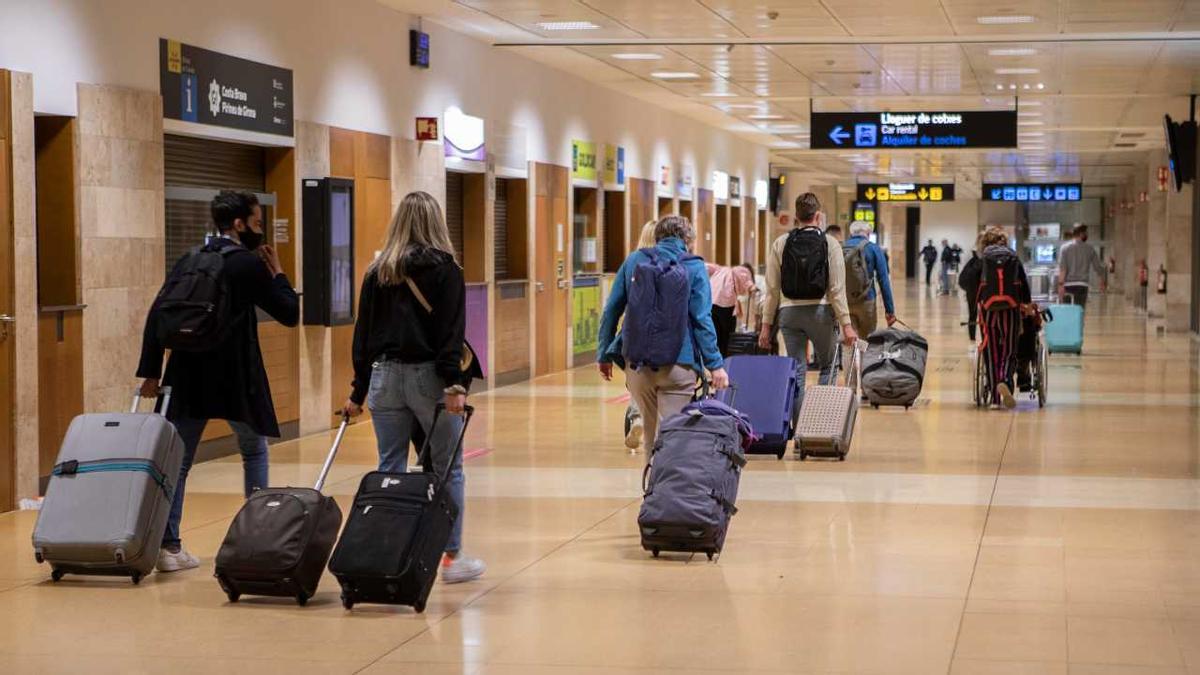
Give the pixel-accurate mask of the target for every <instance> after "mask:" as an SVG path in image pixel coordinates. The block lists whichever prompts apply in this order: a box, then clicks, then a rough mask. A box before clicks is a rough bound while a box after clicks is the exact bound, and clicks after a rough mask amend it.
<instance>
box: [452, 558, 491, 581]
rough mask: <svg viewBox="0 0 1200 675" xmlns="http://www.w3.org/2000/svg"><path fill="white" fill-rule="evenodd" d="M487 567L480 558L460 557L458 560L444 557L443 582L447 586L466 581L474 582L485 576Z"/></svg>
mask: <svg viewBox="0 0 1200 675" xmlns="http://www.w3.org/2000/svg"><path fill="white" fill-rule="evenodd" d="M486 571H487V565H486V564H484V562H483V561H482V560H480V559H479V558H471V557H468V556H465V555H459V556H458V557H457V558H451V557H450V556H443V557H442V581H443V582H445V583H447V584H461V583H463V582H464V581H474V580H475V579H478V578H479V577H481V576H483V573H484V572H486Z"/></svg>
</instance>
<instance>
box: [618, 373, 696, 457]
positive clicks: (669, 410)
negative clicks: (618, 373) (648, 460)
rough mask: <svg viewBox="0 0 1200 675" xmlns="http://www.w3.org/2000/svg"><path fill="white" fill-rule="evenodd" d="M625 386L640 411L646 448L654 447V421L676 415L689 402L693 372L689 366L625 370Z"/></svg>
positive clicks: (655, 427) (656, 432) (694, 374)
mask: <svg viewBox="0 0 1200 675" xmlns="http://www.w3.org/2000/svg"><path fill="white" fill-rule="evenodd" d="M625 387H626V388H627V389H629V396H630V398H632V399H633V401H634V403H637V407H638V410H640V411H641V413H642V428H643V429H644V434H643V436H642V438H644V439H646V440H645V441H644V442H645V447H646V448H647V450H649V449H650V448H652V447H654V440H655V439H656V438H657V436H658V423H659V421H660V420H663V419H666V418H668V417H670V416H671V415H677V414H679V412H680V411H682V410H683V408H684V406H686V405H687V404H688V403H691V401H692V394H693V393H694V392H695V391H696V372H695V371H694V370H692V369H691V368H685V367H683V366H673V367H671V368H669V369H668V368H659V369H658V370H654V369H652V368H640V369H638V370H634V369H632V368H631V369H629V370H626V371H625ZM648 454H649V453H647V455H648Z"/></svg>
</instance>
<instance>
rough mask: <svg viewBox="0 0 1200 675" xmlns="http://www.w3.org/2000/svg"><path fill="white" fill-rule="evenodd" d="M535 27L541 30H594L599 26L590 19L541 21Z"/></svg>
mask: <svg viewBox="0 0 1200 675" xmlns="http://www.w3.org/2000/svg"><path fill="white" fill-rule="evenodd" d="M537 27H538V28H541V29H542V30H596V29H597V28H599V27H600V26H597V25H596V24H594V23H592V22H591V21H543V22H541V23H539V24H537Z"/></svg>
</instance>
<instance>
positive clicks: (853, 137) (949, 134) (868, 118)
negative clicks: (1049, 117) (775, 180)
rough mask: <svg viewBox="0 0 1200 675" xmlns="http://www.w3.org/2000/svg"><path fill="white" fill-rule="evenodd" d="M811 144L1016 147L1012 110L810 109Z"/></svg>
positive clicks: (838, 146) (829, 146) (890, 147)
mask: <svg viewBox="0 0 1200 675" xmlns="http://www.w3.org/2000/svg"><path fill="white" fill-rule="evenodd" d="M810 146H811V147H812V148H813V149H825V150H829V149H833V150H837V149H845V148H859V149H861V148H883V149H888V150H897V149H901V150H902V149H905V148H916V149H927V148H938V149H943V150H946V149H953V148H1015V147H1017V112H1016V111H1015V110H975V111H965V112H946V111H929V112H845V113H819V112H814V113H812V136H811V140H810Z"/></svg>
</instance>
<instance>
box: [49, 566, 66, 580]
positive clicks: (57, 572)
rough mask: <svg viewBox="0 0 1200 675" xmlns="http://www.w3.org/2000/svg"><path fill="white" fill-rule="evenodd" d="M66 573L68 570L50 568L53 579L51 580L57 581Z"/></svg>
mask: <svg viewBox="0 0 1200 675" xmlns="http://www.w3.org/2000/svg"><path fill="white" fill-rule="evenodd" d="M64 574H66V572H64V571H62V570H60V569H53V570H50V579H51V581H55V582H57V581H58V580H59V579H62V578H63V575H64Z"/></svg>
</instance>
